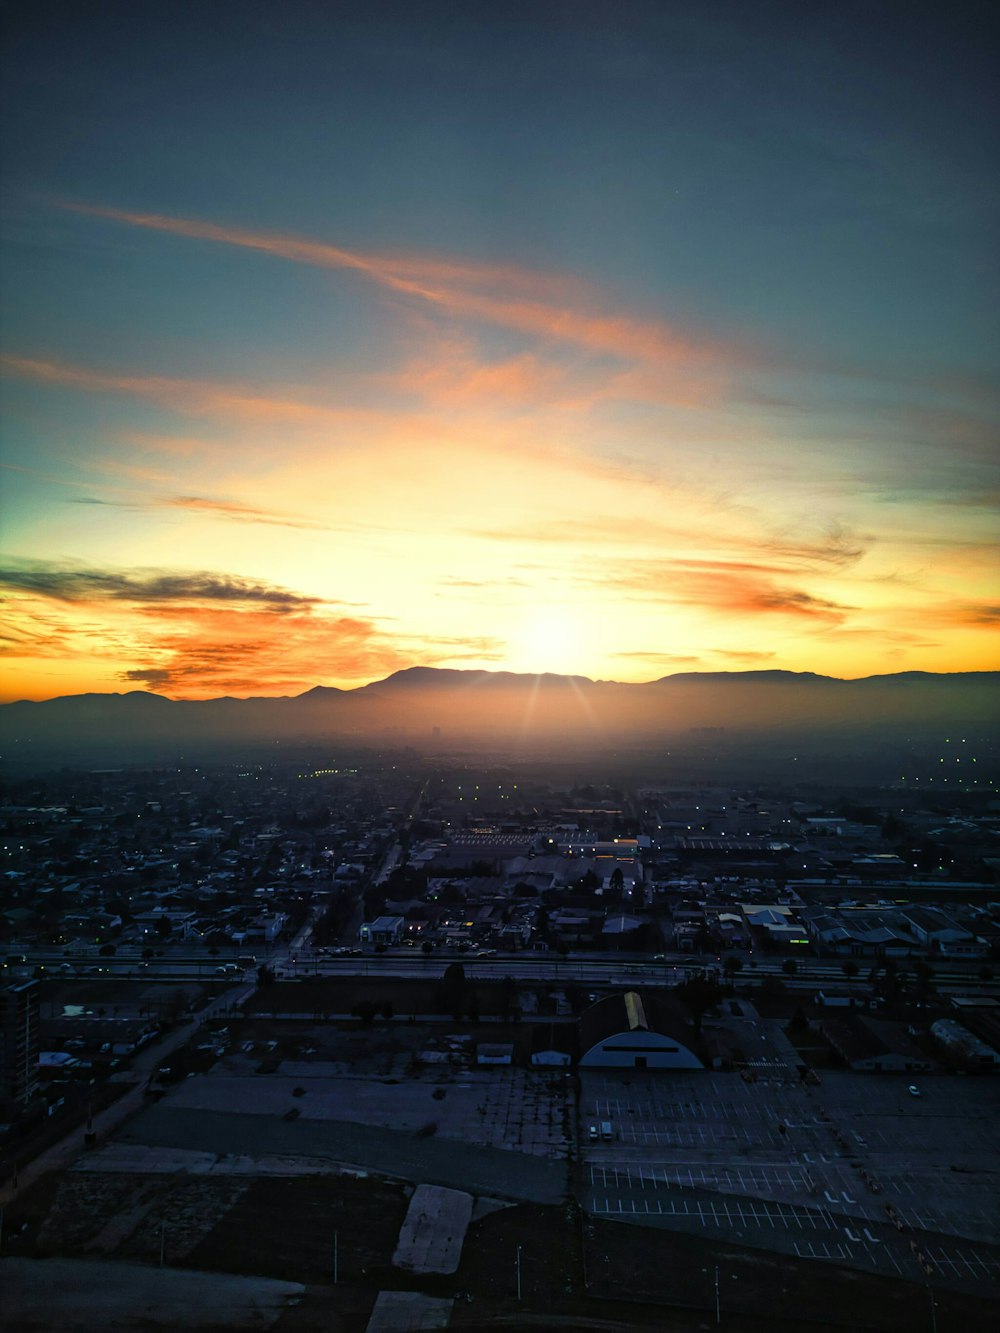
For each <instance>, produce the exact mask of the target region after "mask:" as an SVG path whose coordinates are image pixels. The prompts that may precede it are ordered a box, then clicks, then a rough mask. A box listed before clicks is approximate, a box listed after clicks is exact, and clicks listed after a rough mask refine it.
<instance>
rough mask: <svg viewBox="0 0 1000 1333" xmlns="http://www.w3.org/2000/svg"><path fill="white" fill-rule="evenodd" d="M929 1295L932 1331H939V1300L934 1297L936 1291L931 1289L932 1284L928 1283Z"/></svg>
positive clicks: (932, 1332) (934, 1332)
mask: <svg viewBox="0 0 1000 1333" xmlns="http://www.w3.org/2000/svg"><path fill="white" fill-rule="evenodd" d="M927 1295H928V1296H929V1297H930V1302H931V1333H938V1326H937V1301H935V1299H934V1292H933V1291H932V1290H931V1284H930V1283H929V1282H928V1284H927Z"/></svg>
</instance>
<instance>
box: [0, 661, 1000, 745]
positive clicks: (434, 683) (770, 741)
mask: <svg viewBox="0 0 1000 1333" xmlns="http://www.w3.org/2000/svg"><path fill="white" fill-rule="evenodd" d="M998 685H1000V673H998V672H965V673H956V674H940V675H938V674H934V673H930V672H914V671H907V672H902V673H899V674H895V675H885V676H869V677H866V678H864V679H861V680H839V679H836V678H833V677H829V676H821V675H817V674H815V673H812V672H791V671H781V670H765V671H742V672H704V673H698V672H684V673H680V674H678V675H675V676H664V677H662V678H661V679H659V680H654V681H649V682H646V683H643V684H620V683H617V682H614V681H593V680H590V679H588V678H587V677H586V676H559V675H549V674H546V675H538V676H535V675H530V674H518V673H515V672H508V671H496V672H491V671H460V670H439V669H436V668H432V667H412V668H410V669H408V670H405V671H397V672H394V673H393V674H392V675H390V676H387V677H386V678H385V679H384V680H379V681H373V682H371V683H370V684H367V685H364V686H361V687H359V688H357V689H352V690H341V689H336V688H333V687H329V686H316V687H315V688H313V689H310V690H307V691H306V692H305V693H303V694H300V695H298V696H294V697H288V696H283V697H280V698H266V697H263V698H250V699H235V698H231V697H227V698H219V699H205V700H170V699H165V698H163V697H162V696H160V695H156V694H151V693H144V692H142V691H130V692H129V693H126V694H83V695H70V696H63V697H61V698H57V699H50V700H47V701H45V702H42V703H36V702H30V701H21V702H18V703H12V704H6V705H3V706H2V707H0V747H2V751H0V752H2V755H3V757H4V758H5V759H7V760H10V759H11V758H15V759H17V758H24V757H25V756H26V755H27V754H29V753H41V752H43V751H44V752H45V753H46V754H47V755H48V756H49V758H50V759H51V758H53V757H58V756H59V755H60V754H62V755H65V756H66V758H67V762H69V761H70V760H71V759H72V760H73V761H74V762H76V761H79V759H80V756H81V755H91V754H93V755H98V754H100V755H101V756H104V757H106V756H108V755H111V754H115V755H119V756H121V757H125V758H127V757H129V756H133V755H134V756H139V755H140V754H141V755H142V756H143V757H149V756H150V755H154V754H162V755H173V756H176V755H178V754H181V753H185V752H187V753H195V752H196V751H197V752H203V751H204V750H205V749H207V748H211V747H213V746H214V747H232V746H234V745H244V746H246V745H259V744H274V743H281V744H286V743H293V742H294V743H311V742H319V741H327V740H333V739H342V740H353V741H358V742H365V743H367V742H378V743H384V742H385V741H387V740H390V739H391V740H395V741H400V742H406V743H413V742H428V741H430V740H431V738H432V737H433V738H434V740H435V742H436V743H441V742H443V743H453V742H458V741H460V740H461V741H462V742H463V743H469V744H476V743H480V744H484V745H489V746H492V747H496V746H498V745H501V746H507V747H511V748H517V747H519V746H527V747H531V746H535V747H537V746H539V745H543V746H544V745H548V746H556V745H563V744H566V745H572V746H575V747H579V746H581V745H593V746H595V747H609V746H634V745H639V744H642V745H647V746H655V745H658V744H664V745H666V744H669V743H671V742H676V741H677V739H678V738H681V737H684V736H688V735H690V734H691V733H692V732H695V731H700V730H703V729H706V728H711V729H713V730H714V731H716V732H725V733H726V734H727V735H729V736H732V737H737V736H738V737H743V738H747V737H753V736H757V737H759V738H760V746H761V752H762V754H763V753H765V752H769V751H768V747H770V750H773V748H774V746H775V745H776V744H777V743H779V742H780V743H782V744H785V743H786V742H790V741H794V742H795V744H796V745H800V744H805V743H808V744H820V743H822V744H823V745H825V746H826V747H827V748H828V749H829V748H830V747H833V748H834V749H836V748H845V747H846V748H851V747H853V748H854V749H857V747H859V746H861V747H863V748H868V747H877V746H878V745H880V744H882V743H884V742H889V741H891V742H892V743H893V744H902V743H904V742H905V743H906V744H911V745H917V746H919V745H923V744H926V743H930V742H931V741H932V740H933V739H934V738H936V737H938V736H942V737H943V735H944V734H946V733H947V732H949V731H950V730H951V729H957V728H963V729H964V730H965V731H969V730H972V731H973V732H978V733H980V734H982V735H986V734H995V733H996V731H997V725H998V718H1000V708H998V702H1000V691H998ZM720 744H721V742H720Z"/></svg>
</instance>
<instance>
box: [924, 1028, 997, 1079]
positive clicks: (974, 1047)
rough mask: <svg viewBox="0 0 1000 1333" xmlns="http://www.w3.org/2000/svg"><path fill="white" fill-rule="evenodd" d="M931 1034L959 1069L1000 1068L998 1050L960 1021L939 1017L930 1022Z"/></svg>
mask: <svg viewBox="0 0 1000 1333" xmlns="http://www.w3.org/2000/svg"><path fill="white" fill-rule="evenodd" d="M931 1035H932V1036H933V1037H934V1038H935V1040H936V1041H938V1042H939V1043H940V1045H941V1046H942V1047H943V1049H944V1051H945V1052H946V1054H947V1055H948V1057H949V1059H950V1060H951V1061H952V1062H953V1063H954V1064H956V1065H958V1067H959V1068H960V1069H971V1070H986V1069H997V1068H1000V1052H998V1051H996V1050H994V1048H993V1047H992V1046H990V1045H989V1044H988V1043H987V1042H985V1041H982V1040H981V1039H980V1038H979V1037H977V1036H976V1035H975V1033H973V1032H970V1031H969V1029H968V1028H966V1027H963V1026H962V1024H961V1023H956V1022H955V1020H954V1019H953V1018H939V1019H938V1021H937V1022H936V1023H932V1024H931Z"/></svg>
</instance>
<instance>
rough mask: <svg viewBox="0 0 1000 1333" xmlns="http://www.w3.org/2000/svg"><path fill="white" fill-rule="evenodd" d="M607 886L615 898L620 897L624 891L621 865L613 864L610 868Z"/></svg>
mask: <svg viewBox="0 0 1000 1333" xmlns="http://www.w3.org/2000/svg"><path fill="white" fill-rule="evenodd" d="M608 887H609V888H610V890H611V892H612V893H613V894H614V895H615V897H616V898H620V897H621V896H622V894H623V893H624V892H625V876H624V875H623V874H622V871H621V866H615V868H614V870H612V872H611V881H610V883H609V885H608Z"/></svg>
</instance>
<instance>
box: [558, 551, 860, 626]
mask: <svg viewBox="0 0 1000 1333" xmlns="http://www.w3.org/2000/svg"><path fill="white" fill-rule="evenodd" d="M771 573H772V571H770V570H768V569H767V567H766V566H765V567H762V566H759V565H756V564H753V563H747V562H740V561H722V560H710V561H698V560H687V559H680V560H632V561H627V562H619V563H616V564H613V565H611V566H608V567H606V568H605V569H603V570H602V571H601V572H599V573H589V572H581V573H580V574H579V575H578V576H577V581H578V582H579V583H580V584H582V585H584V586H586V587H591V588H600V589H603V590H605V591H612V592H614V593H615V594H616V595H617V596H620V597H625V598H627V599H630V600H641V601H656V602H660V603H662V604H664V605H668V606H692V607H697V608H699V609H701V610H703V611H706V612H709V613H714V614H721V615H725V616H727V617H733V616H737V617H757V616H785V617H790V618H792V619H796V620H808V621H815V622H819V623H825V624H839V623H841V622H842V621H843V620H844V618H845V617H846V615H847V613H848V612H850V611H851V610H853V609H855V608H853V607H850V606H847V605H844V604H842V603H840V602H837V601H834V600H832V599H830V598H828V597H825V596H818V595H816V594H814V593H811V592H808V591H806V590H804V589H802V588H797V587H791V586H789V585H787V584H785V583H779V582H777V581H776V580H775V579H774V578H773V577H771Z"/></svg>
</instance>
